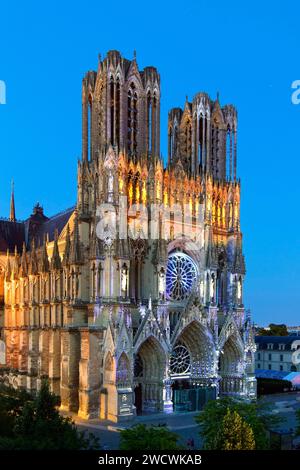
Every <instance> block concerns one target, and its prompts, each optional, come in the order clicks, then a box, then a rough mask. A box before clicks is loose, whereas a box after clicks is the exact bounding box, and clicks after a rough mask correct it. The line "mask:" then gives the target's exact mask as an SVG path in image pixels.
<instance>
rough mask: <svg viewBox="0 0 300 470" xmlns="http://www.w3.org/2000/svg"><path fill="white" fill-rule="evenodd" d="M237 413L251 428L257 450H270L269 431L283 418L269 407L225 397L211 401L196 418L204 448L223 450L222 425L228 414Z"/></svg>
mask: <svg viewBox="0 0 300 470" xmlns="http://www.w3.org/2000/svg"><path fill="white" fill-rule="evenodd" d="M228 409H229V410H230V411H231V412H234V411H236V412H237V413H238V415H239V416H240V417H241V418H242V419H243V420H244V421H245V422H246V423H247V424H248V425H249V426H250V428H251V429H252V431H253V435H254V441H255V449H257V450H263V449H268V448H269V440H268V434H267V430H268V429H269V428H271V427H272V426H274V425H276V424H278V423H279V422H281V420H282V419H281V418H280V417H278V416H274V415H272V414H271V410H270V407H269V405H267V404H257V403H254V402H253V403H252V402H251V403H248V402H246V401H245V400H241V399H233V398H231V397H224V398H220V399H218V400H210V401H209V402H208V403H207V404H206V406H205V407H204V410H203V411H202V412H201V414H199V415H198V416H197V417H196V421H197V422H198V423H199V424H200V435H201V438H202V440H203V442H204V448H205V449H208V450H221V448H222V447H221V444H220V435H219V432H220V423H222V422H223V419H224V417H225V416H226V414H227V413H228Z"/></svg>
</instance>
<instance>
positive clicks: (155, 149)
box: [82, 51, 237, 180]
mask: <svg viewBox="0 0 300 470" xmlns="http://www.w3.org/2000/svg"><path fill="white" fill-rule="evenodd" d="M82 118H83V119H82V158H83V161H88V160H89V159H91V160H93V159H95V158H97V156H98V154H99V152H101V151H103V149H107V146H108V145H109V144H111V145H112V146H113V147H114V148H116V149H117V151H121V152H124V153H125V154H126V155H127V156H128V158H130V159H132V160H133V161H134V162H136V161H137V160H138V159H146V160H147V161H149V160H151V157H152V158H154V157H159V155H160V76H159V74H158V72H157V70H156V68H155V67H145V68H144V70H142V71H139V70H138V67H137V63H136V59H135V58H134V60H132V61H129V60H127V59H124V58H123V57H121V55H120V53H119V52H118V51H110V52H108V54H107V57H106V58H105V59H104V60H103V62H101V61H100V62H99V68H98V72H97V73H96V72H88V73H87V74H86V76H85V78H84V79H83V87H82ZM236 143H237V113H236V110H235V108H234V106H232V105H226V106H224V107H223V108H221V107H220V103H219V100H218V99H217V100H216V101H212V100H211V99H210V98H209V96H208V95H207V94H206V93H198V94H197V95H196V96H195V97H194V99H193V102H192V103H189V102H188V101H187V100H186V102H185V106H184V109H181V108H173V109H171V111H170V112H169V122H168V168H170V167H172V166H174V165H176V163H177V161H178V159H180V160H181V162H182V164H183V166H184V169H185V170H186V172H187V174H188V175H190V176H194V177H195V176H198V175H204V174H211V175H212V176H213V177H214V178H216V179H219V180H225V179H226V178H228V179H231V180H232V179H236V160H237V155H236V152H237V145H236Z"/></svg>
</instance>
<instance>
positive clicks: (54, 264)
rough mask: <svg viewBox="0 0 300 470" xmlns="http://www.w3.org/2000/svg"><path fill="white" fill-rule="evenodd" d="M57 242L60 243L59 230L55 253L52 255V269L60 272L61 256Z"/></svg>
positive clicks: (55, 237) (56, 237)
mask: <svg viewBox="0 0 300 470" xmlns="http://www.w3.org/2000/svg"><path fill="white" fill-rule="evenodd" d="M57 241H58V232H57V230H55V235H54V245H53V253H52V259H51V269H55V270H57V271H59V270H60V269H61V259H60V256H59V250H58V243H57Z"/></svg>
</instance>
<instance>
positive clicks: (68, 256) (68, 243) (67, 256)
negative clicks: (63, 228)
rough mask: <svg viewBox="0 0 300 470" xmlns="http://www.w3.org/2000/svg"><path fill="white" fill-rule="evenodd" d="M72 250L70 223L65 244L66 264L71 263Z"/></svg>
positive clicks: (64, 259) (64, 257)
mask: <svg viewBox="0 0 300 470" xmlns="http://www.w3.org/2000/svg"><path fill="white" fill-rule="evenodd" d="M70 251H71V241H70V227H69V224H68V225H67V233H66V245H65V252H64V256H63V264H64V265H66V264H68V263H69V260H70Z"/></svg>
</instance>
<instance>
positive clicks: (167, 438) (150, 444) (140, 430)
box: [120, 424, 182, 451]
mask: <svg viewBox="0 0 300 470" xmlns="http://www.w3.org/2000/svg"><path fill="white" fill-rule="evenodd" d="M178 440H179V436H178V435H177V434H175V433H174V432H171V431H170V430H169V429H168V428H167V427H166V426H146V425H145V424H137V425H135V426H133V427H132V428H129V429H124V430H122V431H121V444H120V449H121V450H145V451H146V450H178V449H181V448H182V447H180V445H179V444H178Z"/></svg>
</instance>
